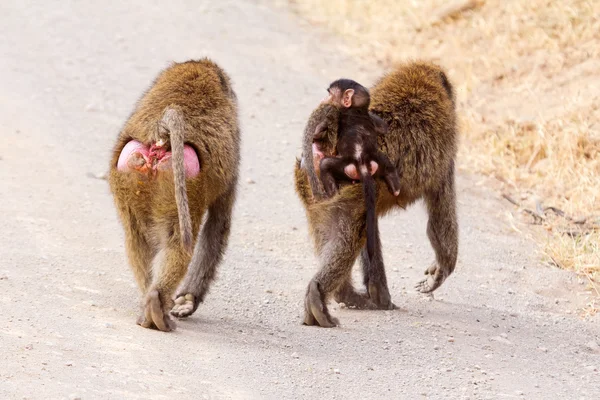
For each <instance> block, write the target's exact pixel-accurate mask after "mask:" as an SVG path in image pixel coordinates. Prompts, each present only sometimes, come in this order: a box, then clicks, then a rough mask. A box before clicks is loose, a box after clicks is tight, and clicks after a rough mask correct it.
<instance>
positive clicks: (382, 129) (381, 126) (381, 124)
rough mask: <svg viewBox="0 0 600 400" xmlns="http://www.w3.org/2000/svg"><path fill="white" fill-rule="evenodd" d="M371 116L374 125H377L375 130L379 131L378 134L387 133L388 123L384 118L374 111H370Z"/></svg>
mask: <svg viewBox="0 0 600 400" xmlns="http://www.w3.org/2000/svg"><path fill="white" fill-rule="evenodd" d="M369 116H370V117H371V120H372V121H373V125H375V131H376V132H377V134H378V135H385V134H387V131H388V125H387V123H386V122H385V121H384V120H383V119H381V118H380V117H379V116H378V115H376V114H373V113H372V112H370V113H369Z"/></svg>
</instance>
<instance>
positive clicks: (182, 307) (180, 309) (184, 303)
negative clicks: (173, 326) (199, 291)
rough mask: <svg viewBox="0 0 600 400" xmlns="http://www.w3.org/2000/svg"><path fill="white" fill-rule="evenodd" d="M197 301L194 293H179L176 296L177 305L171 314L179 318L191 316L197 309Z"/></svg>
mask: <svg viewBox="0 0 600 400" xmlns="http://www.w3.org/2000/svg"><path fill="white" fill-rule="evenodd" d="M196 308H197V307H196V302H195V298H194V295H193V294H191V293H187V294H185V295H179V296H177V297H176V298H175V305H174V306H173V309H172V310H171V314H173V315H174V316H176V317H177V318H185V317H189V316H190V315H192V314H193V313H194V311H196Z"/></svg>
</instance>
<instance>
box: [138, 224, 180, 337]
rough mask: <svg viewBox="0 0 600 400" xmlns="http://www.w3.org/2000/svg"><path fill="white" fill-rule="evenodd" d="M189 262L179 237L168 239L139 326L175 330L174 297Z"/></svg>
mask: <svg viewBox="0 0 600 400" xmlns="http://www.w3.org/2000/svg"><path fill="white" fill-rule="evenodd" d="M189 262H190V257H189V255H187V253H186V252H185V250H184V249H182V247H181V239H180V238H179V235H177V234H175V235H172V236H171V237H170V238H168V242H167V245H166V247H165V250H164V256H163V257H162V260H161V265H160V269H159V271H158V273H157V274H156V276H154V279H153V281H152V285H151V287H150V289H149V291H148V294H147V295H146V298H145V299H144V304H143V306H142V308H143V310H144V311H143V315H142V316H141V317H140V318H139V320H138V324H139V325H141V326H143V327H144V328H157V329H159V330H161V331H165V332H168V331H171V330H173V329H175V322H174V321H173V320H172V319H171V317H170V316H169V311H170V310H171V308H173V304H174V303H173V300H172V296H173V293H174V292H175V289H176V288H177V285H178V284H179V282H180V281H181V279H182V278H183V276H184V275H185V272H186V270H187V266H188V264H189Z"/></svg>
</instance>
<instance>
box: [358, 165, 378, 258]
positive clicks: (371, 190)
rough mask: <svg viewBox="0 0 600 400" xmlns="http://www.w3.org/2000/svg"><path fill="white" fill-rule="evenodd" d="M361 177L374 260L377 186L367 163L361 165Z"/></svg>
mask: <svg viewBox="0 0 600 400" xmlns="http://www.w3.org/2000/svg"><path fill="white" fill-rule="evenodd" d="M360 178H361V181H362V184H363V193H364V195H365V207H366V209H367V253H368V254H369V261H371V262H373V260H374V259H375V248H376V246H377V213H376V206H377V187H376V186H375V179H373V177H372V176H371V173H370V172H369V170H368V169H367V167H366V166H365V165H361V166H360Z"/></svg>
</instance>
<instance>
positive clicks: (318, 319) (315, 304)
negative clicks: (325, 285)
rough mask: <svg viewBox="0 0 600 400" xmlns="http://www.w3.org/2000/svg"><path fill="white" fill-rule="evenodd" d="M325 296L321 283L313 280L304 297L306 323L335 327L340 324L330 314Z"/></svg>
mask: <svg viewBox="0 0 600 400" xmlns="http://www.w3.org/2000/svg"><path fill="white" fill-rule="evenodd" d="M324 298H325V296H324V295H323V293H321V290H320V288H319V284H318V283H317V282H315V281H311V282H310V284H309V285H308V291H307V292H306V297H305V298H304V325H309V326H313V325H318V326H320V327H322V328H333V327H335V326H338V325H339V324H340V322H339V321H338V320H337V318H334V317H332V316H331V315H330V314H329V310H328V309H327V305H326V304H325V302H324Z"/></svg>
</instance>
